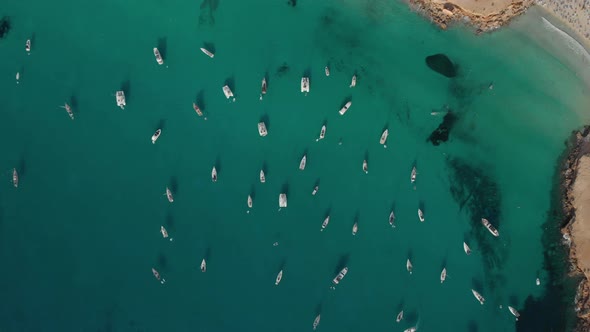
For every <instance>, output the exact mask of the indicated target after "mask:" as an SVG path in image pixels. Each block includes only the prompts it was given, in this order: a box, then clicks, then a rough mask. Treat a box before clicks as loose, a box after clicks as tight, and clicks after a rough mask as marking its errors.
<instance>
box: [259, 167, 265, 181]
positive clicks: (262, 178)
mask: <svg viewBox="0 0 590 332" xmlns="http://www.w3.org/2000/svg"><path fill="white" fill-rule="evenodd" d="M265 182H266V177H265V176H264V170H263V169H261V170H260V183H265Z"/></svg>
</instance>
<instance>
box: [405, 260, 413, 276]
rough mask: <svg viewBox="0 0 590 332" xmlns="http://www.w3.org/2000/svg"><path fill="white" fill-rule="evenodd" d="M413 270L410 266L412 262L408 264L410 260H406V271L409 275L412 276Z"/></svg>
mask: <svg viewBox="0 0 590 332" xmlns="http://www.w3.org/2000/svg"><path fill="white" fill-rule="evenodd" d="M413 268H414V266H413V265H412V262H410V259H409V258H408V260H407V261H406V270H408V272H410V274H412V269H413Z"/></svg>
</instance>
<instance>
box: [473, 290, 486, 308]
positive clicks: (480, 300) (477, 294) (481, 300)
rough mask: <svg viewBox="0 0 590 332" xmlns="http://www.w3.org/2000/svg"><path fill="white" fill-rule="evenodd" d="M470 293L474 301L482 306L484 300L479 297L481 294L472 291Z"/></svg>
mask: <svg viewBox="0 0 590 332" xmlns="http://www.w3.org/2000/svg"><path fill="white" fill-rule="evenodd" d="M471 292H472V293H473V296H474V297H475V299H476V300H478V301H479V303H480V304H481V305H483V303H484V302H485V300H486V299H484V298H483V296H481V294H479V293H478V292H477V291H476V290H474V289H472V290H471Z"/></svg>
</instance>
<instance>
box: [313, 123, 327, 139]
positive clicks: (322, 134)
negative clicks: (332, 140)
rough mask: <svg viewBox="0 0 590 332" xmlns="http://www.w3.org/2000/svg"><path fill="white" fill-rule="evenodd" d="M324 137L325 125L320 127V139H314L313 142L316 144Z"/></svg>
mask: <svg viewBox="0 0 590 332" xmlns="http://www.w3.org/2000/svg"><path fill="white" fill-rule="evenodd" d="M324 137H326V125H323V126H322V129H321V130H320V137H318V138H316V140H315V141H316V142H317V141H319V140H321V139H324Z"/></svg>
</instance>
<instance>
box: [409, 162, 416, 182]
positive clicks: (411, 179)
mask: <svg viewBox="0 0 590 332" xmlns="http://www.w3.org/2000/svg"><path fill="white" fill-rule="evenodd" d="M416 174H417V173H416V166H414V167H412V174H410V182H411V183H414V181H416Z"/></svg>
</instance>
